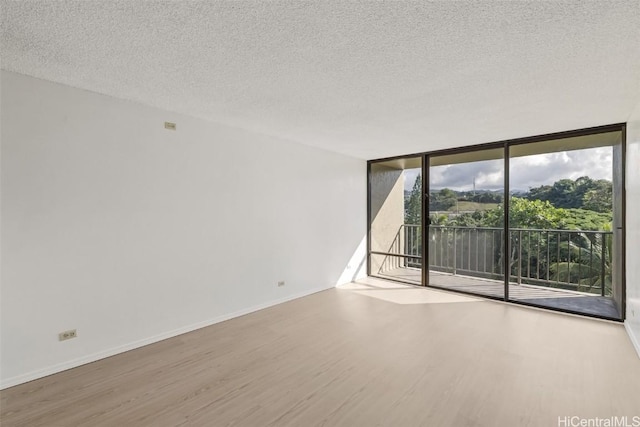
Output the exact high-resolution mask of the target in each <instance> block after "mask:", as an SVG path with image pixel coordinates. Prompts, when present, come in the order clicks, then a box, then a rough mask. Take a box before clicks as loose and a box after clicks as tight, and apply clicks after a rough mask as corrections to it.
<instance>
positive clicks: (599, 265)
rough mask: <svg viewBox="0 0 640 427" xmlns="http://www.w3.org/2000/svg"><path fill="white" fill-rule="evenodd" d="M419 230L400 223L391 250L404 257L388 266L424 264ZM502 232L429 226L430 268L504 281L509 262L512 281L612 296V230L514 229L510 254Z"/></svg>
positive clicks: (419, 227) (510, 233) (510, 230)
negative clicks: (507, 251) (506, 266)
mask: <svg viewBox="0 0 640 427" xmlns="http://www.w3.org/2000/svg"><path fill="white" fill-rule="evenodd" d="M421 233H422V231H421V226H419V225H410V224H404V225H402V226H401V227H400V230H399V232H398V235H397V238H396V240H395V241H394V245H393V247H392V248H390V251H391V252H393V253H397V254H401V255H404V257H401V258H398V257H394V259H393V260H392V261H393V264H394V265H393V266H392V267H395V268H397V267H418V268H420V267H422V265H421V264H422V260H421V258H420V257H421V254H422V237H421ZM503 233H504V230H503V229H502V228H487V227H483V228H476V227H457V226H456V227H449V226H430V227H429V236H428V242H429V269H430V270H433V271H441V272H448V273H451V274H463V275H467V276H474V277H482V278H487V279H495V280H503V277H504V276H503V272H504V271H505V269H504V267H503V265H504V263H505V262H508V270H509V274H510V278H509V281H510V282H512V283H518V284H523V283H524V284H530V285H538V286H544V287H551V288H560V289H566V290H572V291H578V292H586V293H590V294H600V295H602V296H609V295H611V247H612V233H611V232H610V231H581V230H542V229H529V228H512V229H509V239H510V245H509V246H510V248H509V249H510V250H509V253H508V254H505V253H504V239H503ZM395 264H398V265H395ZM390 267H391V265H390Z"/></svg>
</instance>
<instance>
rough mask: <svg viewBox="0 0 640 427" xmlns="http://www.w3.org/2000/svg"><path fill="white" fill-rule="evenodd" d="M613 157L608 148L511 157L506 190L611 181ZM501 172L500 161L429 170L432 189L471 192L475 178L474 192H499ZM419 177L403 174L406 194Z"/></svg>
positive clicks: (486, 161)
mask: <svg viewBox="0 0 640 427" xmlns="http://www.w3.org/2000/svg"><path fill="white" fill-rule="evenodd" d="M612 153H613V150H612V148H611V147H598V148H590V149H585V150H574V151H563V152H559V153H547V154H537V155H532V156H525V157H514V158H512V159H511V160H510V162H509V163H510V166H511V168H510V169H511V170H510V174H509V178H510V183H509V186H510V188H511V189H512V190H523V191H526V190H528V189H529V188H532V187H539V186H541V185H551V184H553V183H554V182H556V181H558V180H560V179H564V178H570V179H576V178H579V177H581V176H588V177H590V178H592V179H606V180H609V181H610V180H611V179H612V165H613V163H612ZM503 168H504V162H503V161H502V159H497V160H485V161H481V162H473V163H462V164H456V165H444V166H436V167H432V168H431V171H430V183H431V188H432V189H441V188H451V189H454V190H460V191H467V190H472V189H473V181H474V178H475V184H476V189H478V190H481V189H482V190H499V189H502V187H503V176H504V171H503ZM419 173H420V170H419V169H411V170H407V171H405V189H406V190H411V188H413V183H414V181H415V179H416V177H417V176H418V174H419Z"/></svg>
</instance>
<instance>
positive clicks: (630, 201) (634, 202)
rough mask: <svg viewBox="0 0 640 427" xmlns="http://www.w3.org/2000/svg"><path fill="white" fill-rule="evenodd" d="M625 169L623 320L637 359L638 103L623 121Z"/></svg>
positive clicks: (639, 303) (639, 340)
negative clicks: (625, 297)
mask: <svg viewBox="0 0 640 427" xmlns="http://www.w3.org/2000/svg"><path fill="white" fill-rule="evenodd" d="M626 169H627V180H626V189H627V199H626V200H627V212H626V226H627V234H626V237H627V239H626V245H627V258H626V264H627V266H626V271H627V278H626V283H627V313H626V314H627V320H626V321H625V326H626V328H627V331H628V332H629V336H630V337H631V341H633V343H634V345H635V347H636V350H637V351H638V355H639V356H640V262H639V260H640V103H638V105H637V106H636V108H635V110H634V112H633V114H632V115H631V117H630V118H629V121H628V122H627V168H626Z"/></svg>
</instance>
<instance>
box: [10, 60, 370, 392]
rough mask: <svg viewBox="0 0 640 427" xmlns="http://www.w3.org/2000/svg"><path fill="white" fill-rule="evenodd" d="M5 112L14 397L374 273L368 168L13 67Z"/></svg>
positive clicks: (347, 159)
mask: <svg viewBox="0 0 640 427" xmlns="http://www.w3.org/2000/svg"><path fill="white" fill-rule="evenodd" d="M1 113H2V135H1V136H2V162H1V166H2V175H1V179H2V181H1V182H2V224H1V225H2V248H1V249H2V288H1V294H0V298H1V318H0V320H1V331H0V332H1V353H0V354H1V373H0V374H1V376H0V378H1V385H2V387H8V386H10V385H14V384H18V383H20V382H24V381H27V380H31V379H33V378H37V377H41V376H44V375H46V374H50V373H53V372H57V371H60V370H63V369H66V368H69V367H72V366H77V365H79V364H82V363H86V362H88V361H92V360H96V359H99V358H101V357H105V356H108V355H111V354H114V353H117V352H120V351H124V350H127V349H130V348H135V347H137V346H140V345H143V344H146V343H149V342H153V341H157V340H159V339H162V338H166V337H169V336H173V335H176V334H178V333H181V332H185V331H188V330H192V329H194V328H197V327H201V326H205V325H208V324H211V323H214V322H216V321H219V320H222V319H225V318H228V317H232V316H235V315H238V314H242V313H245V312H248V311H252V310H255V309H257V308H260V307H265V306H268V305H271V304H274V303H276V302H280V301H284V300H287V299H291V298H293V297H296V296H302V295H305V294H309V293H312V292H315V291H318V290H322V289H327V288H330V287H332V286H335V285H336V284H337V282H338V281H345V280H350V279H352V278H354V277H355V276H356V275H357V274H360V275H362V274H364V272H365V271H366V266H365V265H364V263H363V262H362V261H363V257H364V243H363V242H364V241H363V238H364V236H365V233H366V163H365V162H364V161H362V160H357V159H353V158H349V157H345V156H342V155H338V154H334V153H331V152H327V151H321V150H318V149H314V148H310V147H306V146H303V145H299V144H294V143H291V142H287V141H281V140H276V139H274V138H270V137H267V136H264V135H258V134H253V133H249V132H245V131H242V130H239V129H233V128H228V127H223V126H219V125H216V124H213V123H210V122H206V121H203V120H198V119H194V118H190V117H185V116H181V115H178V114H174V113H170V112H166V111H161V110H157V109H154V108H149V107H145V106H142V105H138V104H133V103H129V102H125V101H121V100H118V99H114V98H110V97H107V96H103V95H99V94H95V93H91V92H86V91H82V90H78V89H74V88H70V87H67V86H63V85H59V84H54V83H51V82H46V81H43V80H37V79H33V78H30V77H26V76H22V75H18V74H13V73H8V72H4V71H3V72H2V105H1ZM165 121H172V122H176V123H177V131H168V130H165V129H164V122H165ZM356 252H357V253H356ZM354 253H356V256H354ZM347 266H349V269H347V270H345V269H346V267H347ZM279 280H284V281H286V285H285V286H284V287H277V281H279ZM72 328H77V330H78V335H79V336H78V338H76V339H72V340H69V341H64V342H59V341H58V333H59V332H61V331H64V330H67V329H72Z"/></svg>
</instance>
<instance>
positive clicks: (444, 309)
mask: <svg viewBox="0 0 640 427" xmlns="http://www.w3.org/2000/svg"><path fill="white" fill-rule="evenodd" d="M417 292H418V293H417ZM0 396H1V405H2V406H1V409H0V424H1V425H2V426H3V427H10V426H97V427H99V426H127V427H128V426H231V425H233V426H321V425H322V426H516V425H517V426H557V425H558V417H564V416H574V415H575V416H579V417H584V418H589V417H601V418H602V417H611V416H625V415H626V416H628V417H632V416H635V415H637V416H640V359H639V358H638V356H637V354H636V353H635V351H634V349H633V348H632V345H631V343H630V342H629V339H628V337H627V336H626V333H625V331H624V328H623V326H622V325H620V324H616V323H611V322H604V321H599V320H592V319H583V318H578V317H574V316H568V315H564V314H556V313H551V312H545V311H541V310H535V309H529V308H525V307H517V306H512V305H509V304H504V303H500V302H494V301H486V300H481V299H477V298H468V297H465V296H462V295H456V294H451V293H446V292H440V291H436V290H429V289H418V288H415V287H411V286H404V285H400V284H397V283H393V284H391V283H390V282H386V281H382V280H378V279H371V278H369V279H367V280H365V281H364V282H362V283H359V284H351V285H347V286H345V287H343V288H337V289H331V290H328V291H325V292H320V293H317V294H314V295H311V296H309V297H305V298H301V299H298V300H295V301H291V302H288V303H285V304H281V305H278V306H275V307H271V308H269V309H265V310H262V311H259V312H256V313H253V314H250V315H246V316H242V317H239V318H236V319H233V320H229V321H226V322H223V323H219V324H217V325H213V326H210V327H208V328H203V329H200V330H198V331H194V332H191V333H188V334H185V335H181V336H179V337H175V338H172V339H169V340H165V341H162V342H159V343H156V344H153V345H149V346H146V347H143V348H140V349H137V350H133V351H130V352H127V353H123V354H120V355H117V356H114V357H110V358H108V359H104V360H101V361H98V362H95V363H91V364H88V365H84V366H81V367H79V368H76V369H72V370H69V371H66V372H62V373H59V374H56V375H52V376H49V377H47V378H43V379H40V380H37V381H33V382H30V383H27V384H23V385H20V386H16V387H13V388H10V389H7V390H4V391H2V392H0ZM629 419H631V418H629Z"/></svg>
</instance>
